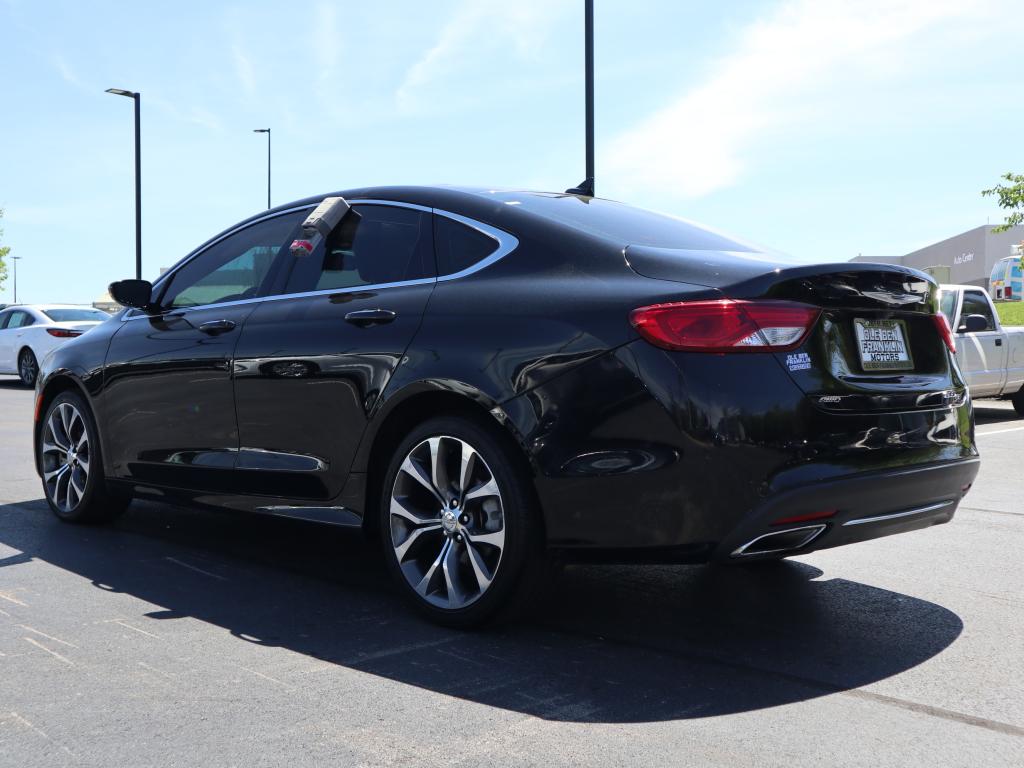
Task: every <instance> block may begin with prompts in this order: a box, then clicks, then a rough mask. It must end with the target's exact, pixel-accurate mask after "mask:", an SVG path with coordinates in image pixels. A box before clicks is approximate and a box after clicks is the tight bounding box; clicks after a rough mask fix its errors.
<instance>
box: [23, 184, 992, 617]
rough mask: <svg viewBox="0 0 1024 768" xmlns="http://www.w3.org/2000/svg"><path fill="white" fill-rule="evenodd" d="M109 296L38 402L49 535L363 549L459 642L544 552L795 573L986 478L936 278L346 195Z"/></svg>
mask: <svg viewBox="0 0 1024 768" xmlns="http://www.w3.org/2000/svg"><path fill="white" fill-rule="evenodd" d="M314 209H316V211H314ZM111 289H112V292H113V295H114V296H115V298H117V299H118V300H119V301H121V303H123V304H125V305H126V306H127V307H129V308H128V309H126V310H124V311H122V312H121V313H120V314H118V315H116V316H115V317H114V318H112V319H111V320H109V321H107V322H106V323H104V324H103V325H101V326H99V327H98V328H96V329H95V330H92V331H90V332H89V333H87V334H85V335H83V336H81V337H80V338H78V339H75V340H74V341H72V342H70V343H68V344H66V345H64V346H62V347H61V348H60V349H59V350H58V351H57V352H56V353H55V354H53V355H52V356H51V357H49V359H48V360H47V361H46V362H45V363H44V364H43V366H42V373H41V375H40V376H39V381H38V384H37V397H36V420H35V438H36V439H35V446H36V464H37V467H38V471H39V473H40V475H41V476H42V479H43V486H44V489H45V493H46V498H47V500H48V501H49V503H50V506H51V507H52V508H53V511H54V512H55V513H56V514H57V515H58V516H59V517H60V518H62V519H64V520H69V521H75V522H86V521H90V522H91V521H99V520H105V519H109V518H111V517H113V516H114V515H116V514H117V513H118V512H120V511H122V510H123V509H124V508H125V506H126V505H127V503H128V501H129V500H130V499H131V498H132V497H133V496H134V497H139V498H158V499H165V498H168V497H171V496H175V497H178V498H184V499H186V500H189V501H191V502H193V503H196V504H201V505H206V506H212V507H221V508H225V507H226V508H231V509H236V510H244V511H247V512H254V513H261V514H270V515H284V516H290V517H297V518H302V519H306V520H314V521H320V522H324V523H333V524H338V525H345V526H361V527H363V528H365V529H367V530H368V531H370V532H372V533H374V534H375V535H376V536H377V537H378V538H379V539H380V540H381V542H382V544H383V549H384V553H385V557H386V559H387V562H388V564H389V567H390V570H391V571H392V572H393V574H394V576H395V578H396V581H397V583H398V584H399V585H400V589H401V591H402V592H403V593H405V594H406V596H407V597H408V598H410V599H411V600H412V602H413V603H414V604H415V605H416V606H418V607H419V608H420V609H421V610H422V611H424V612H425V613H426V614H428V615H429V616H430V617H432V618H433V619H435V620H438V621H441V622H444V623H447V624H451V625H456V626H469V625H472V624H477V623H480V622H481V621H484V620H486V619H488V618H491V617H493V616H494V615H495V614H497V613H498V612H503V611H505V610H506V609H507V608H509V607H511V606H512V605H514V604H516V603H517V602H519V601H520V599H521V598H522V597H523V596H524V595H526V594H529V590H530V587H531V585H532V584H536V583H537V582H538V581H539V580H538V579H537V574H538V573H539V572H540V570H541V569H542V566H543V564H544V563H545V561H546V558H547V555H548V554H550V553H558V554H559V556H560V558H562V559H573V558H575V559H588V560H613V561H618V562H661V563H664V562H672V563H680V562H687V563H689V562H707V561H711V562H756V561H764V560H772V559H778V558H782V557H785V556H787V555H789V554H795V553H807V552H811V551H813V550H816V549H821V548H825V547H834V546H837V545H841V544H849V543H852V542H857V541H862V540H866V539H872V538H876V537H879V536H885V535H889V534H893V533H900V532H904V531H910V530H914V529H918V528H925V527H927V526H930V525H934V524H937V523H944V522H947V521H949V520H950V519H951V518H952V516H953V513H954V510H955V509H956V507H957V505H958V504H959V502H960V500H961V498H962V497H963V495H964V494H965V493H966V492H967V490H968V488H969V487H970V485H971V482H972V481H973V479H974V477H975V475H976V473H977V471H978V461H979V460H978V452H977V449H976V447H975V443H974V431H973V419H972V411H971V404H970V401H969V399H968V395H967V388H966V386H965V385H964V381H963V378H962V377H961V375H960V372H959V370H958V368H957V365H956V363H955V357H954V354H953V341H952V338H951V336H950V332H949V328H948V326H947V325H946V324H945V322H944V321H943V316H942V315H941V314H937V312H936V309H937V307H936V290H937V286H936V284H935V283H934V282H933V281H932V280H931V279H930V278H929V277H928V276H927V275H924V274H922V273H919V272H915V271H912V270H908V269H904V268H902V267H896V266H889V265H882V264H863V263H856V264H853V263H849V264H830V265H820V264H819V265H814V266H807V265H803V266H799V265H793V264H791V263H787V262H786V261H785V260H784V259H782V258H781V257H777V256H775V255H772V254H768V253H764V252H761V251H758V250H757V249H755V248H752V247H751V246H749V245H747V244H745V243H743V242H739V241H737V240H734V239H732V238H729V237H727V236H724V235H721V234H718V233H715V232H712V231H708V230H706V229H702V228H700V227H698V226H695V225H693V224H690V223H687V222H685V221H682V220H679V219H675V218H671V217H667V216H662V215H659V214H654V213H651V212H648V211H644V210H640V209H636V208H631V207H628V206H625V205H621V204H619V203H615V202H611V201H607V200H601V199H596V198H590V197H581V196H577V195H567V194H545V193H536V192H509V191H492V190H472V189H453V188H418V187H389V188H371V189H357V190H349V191H345V192H341V193H337V195H336V196H332V197H329V198H324V197H323V196H320V197H315V198H309V199H306V200H301V201H298V202H295V203H293V204H291V205H287V206H282V207H280V208H277V209H274V210H271V211H267V212H265V213H261V214H259V215H258V216H254V217H252V218H250V219H248V220H246V221H244V222H242V223H241V224H238V225H237V226H234V227H232V228H231V229H229V230H227V231H225V232H223V233H222V234H220V235H218V236H216V237H214V238H213V239H211V240H209V241H208V242H206V243H204V244H203V245H202V246H200V247H199V248H197V249H196V250H195V251H194V252H193V253H191V254H190V255H188V256H187V257H185V258H184V259H183V260H182V261H181V262H180V263H179V264H177V265H176V266H175V267H174V268H173V269H171V270H170V271H169V272H167V273H166V274H165V275H163V276H161V278H160V279H159V280H157V281H156V283H154V284H152V285H150V284H149V283H148V282H145V281H131V280H129V281H122V282H121V283H115V284H114V285H113V286H111Z"/></svg>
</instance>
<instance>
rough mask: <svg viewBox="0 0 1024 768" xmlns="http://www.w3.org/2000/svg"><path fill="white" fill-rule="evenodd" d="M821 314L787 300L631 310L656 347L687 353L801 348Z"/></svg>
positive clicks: (724, 301) (682, 303)
mask: <svg viewBox="0 0 1024 768" xmlns="http://www.w3.org/2000/svg"><path fill="white" fill-rule="evenodd" d="M820 313H821V310H820V309H818V308H817V307H812V306H809V305H807V304H796V303H794V302H788V301H742V300H738V299H718V300H714V301H679V302H673V303H671V304H652V305H651V306H649V307H641V308H640V309H634V310H633V312H632V313H630V316H629V321H630V323H632V324H633V327H634V328H636V329H637V331H638V332H639V333H640V335H641V336H643V337H644V338H645V339H647V341H649V342H651V344H654V345H655V346H658V347H662V348H664V349H674V350H684V351H687V352H783V351H785V350H788V349H794V348H795V347H798V346H800V344H801V343H803V341H804V339H806V338H807V334H808V333H810V331H811V328H812V326H813V325H814V323H815V321H816V320H817V319H818V315H819V314H820Z"/></svg>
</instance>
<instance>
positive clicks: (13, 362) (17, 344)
mask: <svg viewBox="0 0 1024 768" xmlns="http://www.w3.org/2000/svg"><path fill="white" fill-rule="evenodd" d="M0 320H3V326H2V327H0V370H2V371H4V372H5V373H17V372H18V353H19V352H20V351H21V348H22V347H23V346H24V345H25V329H26V328H28V327H29V326H31V325H33V324H34V323H35V322H36V320H35V318H34V317H32V315H31V314H29V313H28V312H26V311H25V310H23V309H11V310H8V311H7V314H6V316H5V317H3V318H0ZM37 362H39V361H37Z"/></svg>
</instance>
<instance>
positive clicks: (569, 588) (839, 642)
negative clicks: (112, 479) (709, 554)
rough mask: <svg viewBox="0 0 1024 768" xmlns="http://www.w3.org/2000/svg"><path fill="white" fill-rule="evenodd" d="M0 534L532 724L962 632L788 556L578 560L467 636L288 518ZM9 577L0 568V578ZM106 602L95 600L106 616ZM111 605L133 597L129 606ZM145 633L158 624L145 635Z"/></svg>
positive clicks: (333, 538) (707, 705) (149, 596)
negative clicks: (517, 613)
mask: <svg viewBox="0 0 1024 768" xmlns="http://www.w3.org/2000/svg"><path fill="white" fill-rule="evenodd" d="M0 542H2V543H3V544H6V545H8V546H9V547H12V548H14V549H15V550H17V551H18V552H20V553H22V554H21V555H16V556H15V557H14V558H11V559H10V562H9V565H16V564H17V563H22V562H24V561H25V560H26V559H27V558H32V559H34V560H38V561H44V562H46V563H50V564H52V565H54V566H56V567H58V568H61V569H64V570H66V571H68V572H70V573H73V574H77V575H78V576H80V577H82V578H84V579H87V580H89V581H90V582H91V583H92V584H93V585H94V586H95V587H96V588H97V589H98V590H102V591H106V592H116V593H124V594H127V595H130V596H133V597H135V598H138V599H139V600H142V601H145V602H147V603H151V604H155V605H158V606H160V608H158V609H156V610H150V609H149V606H146V610H145V611H144V612H143V611H142V609H140V615H139V616H138V617H134V618H136V619H137V620H140V621H145V619H143V618H142V617H143V616H145V617H149V619H152V620H154V621H160V622H165V624H164V625H163V626H164V629H163V630H158V629H154V630H153V631H154V632H159V633H160V634H161V635H162V636H165V637H169V638H171V639H173V637H174V636H175V631H174V626H173V623H174V621H175V620H176V619H179V618H182V617H193V618H195V619H198V620H200V621H203V622H208V623H209V624H211V625H214V626H216V627H221V628H224V629H227V630H228V631H230V632H231V634H232V635H233V636H234V637H235V638H237V642H239V643H255V644H259V645H263V646H268V647H272V646H277V647H282V648H286V649H288V650H290V651H293V652H295V653H299V654H305V655H307V656H309V657H315V658H317V659H322V660H324V661H325V662H330V663H333V664H339V665H345V666H347V667H350V668H354V669H358V670H360V671H363V672H365V673H370V674H374V675H379V676H382V677H385V678H388V679H390V680H395V681H400V682H402V683H406V684H409V685H415V686H419V687H421V688H424V689H428V690H431V691H436V692H439V693H442V694H446V695H449V696H453V697H459V698H461V699H466V700H469V701H473V702H478V703H482V704H485V705H489V706H493V707H500V708H502V709H506V710H512V711H517V712H521V713H524V714H529V715H533V716H536V717H539V718H544V719H549V720H560V721H575V722H651V721H663V720H671V719H681V718H698V717H711V716H715V715H723V714H728V713H736V712H745V711H751V710H758V709H763V708H767V707H774V706H779V705H783V704H788V703H793V702H799V701H805V700H809V699H813V698H816V697H820V696H825V695H829V694H833V693H837V692H841V691H844V690H849V689H853V688H858V687H861V686H865V685H869V684H871V683H875V682H877V681H880V680H884V679H885V678H888V677H891V676H893V675H897V674H899V673H901V672H904V671H906V670H908V669H910V668H912V667H915V666H917V665H919V664H921V663H922V662H924V661H926V660H928V659H930V658H931V657H933V656H935V655H936V654H938V653H939V652H941V651H942V650H943V649H945V648H946V647H948V646H949V645H950V644H951V643H953V642H954V641H955V640H956V638H957V637H958V636H959V634H960V632H961V631H962V629H963V625H962V623H961V621H960V619H959V617H957V616H956V614H954V613H952V612H951V611H949V610H947V609H945V608H943V607H941V606H939V605H936V604H934V603H930V602H927V601H925V600H920V599H917V598H914V597H910V596H908V595H903V594H899V593H896V592H891V591H887V590H885V589H880V588H877V587H872V586H869V585H867V584H861V583H857V582H854V581H848V580H845V579H843V578H841V577H829V576H828V575H823V574H822V573H821V572H820V571H819V570H818V569H816V568H813V567H811V566H809V565H807V564H804V563H800V562H795V561H790V562H786V563H781V564H778V565H774V566H766V567H742V568H722V567H707V566H658V567H650V566H648V567H625V566H615V567H596V566H569V567H566V568H565V569H564V570H563V571H561V572H560V573H559V574H558V575H557V576H555V577H553V578H552V579H551V580H550V581H549V582H548V583H547V584H546V588H545V589H544V590H543V597H542V598H541V599H540V600H539V602H538V603H537V604H536V605H535V606H534V608H533V611H532V613H531V615H528V616H526V617H524V618H523V619H521V620H520V621H518V622H516V623H513V624H509V625H507V626H504V627H500V628H496V629H491V630H487V631H481V632H475V633H467V632H455V631H450V630H446V629H442V628H439V627H436V626H433V625H431V624H428V623H426V622H424V621H422V620H420V619H419V618H417V617H416V616H415V615H414V614H413V613H411V612H410V611H409V609H408V608H407V607H406V606H405V604H404V603H403V602H402V601H401V599H400V598H399V596H398V595H397V594H396V592H395V591H394V589H393V588H392V587H391V585H390V583H389V582H388V574H387V572H386V571H385V569H384V566H383V563H382V562H381V558H380V557H379V556H378V550H377V545H371V544H369V543H367V542H366V541H365V540H364V538H363V537H362V535H361V534H359V533H358V532H355V531H350V530H343V529H335V528H330V527H324V526H317V525H313V524H306V523H301V522H298V521H293V520H283V519H275V518H262V517H245V516H242V515H238V514H230V513H203V512H196V511H192V510H186V509H181V508H177V507H173V506H169V505H160V504H152V503H140V502H136V503H135V504H133V506H132V507H131V509H130V510H129V512H128V513H127V514H126V515H125V516H124V517H123V518H122V519H121V520H120V521H119V522H118V523H117V524H116V525H113V526H110V527H106V528H87V527H79V526H71V525H65V524H62V523H60V522H59V521H57V520H56V519H54V518H53V516H52V515H51V513H50V511H49V509H48V508H47V506H46V504H45V502H44V501H42V500H38V501H32V502H27V503H23V504H8V505H0ZM0 573H2V571H0ZM103 601H104V597H103V595H102V594H100V593H99V592H98V593H97V595H96V602H97V605H98V608H97V610H103V608H102V603H103ZM118 605H119V606H121V607H122V609H123V606H124V602H123V601H118ZM142 626H145V625H144V624H143V625H142Z"/></svg>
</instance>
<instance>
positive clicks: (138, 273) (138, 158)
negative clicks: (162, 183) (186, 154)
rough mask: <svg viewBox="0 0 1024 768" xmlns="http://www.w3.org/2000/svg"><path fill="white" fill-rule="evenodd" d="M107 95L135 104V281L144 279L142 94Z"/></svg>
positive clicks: (121, 91) (115, 91) (119, 90)
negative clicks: (140, 114) (140, 102)
mask: <svg viewBox="0 0 1024 768" xmlns="http://www.w3.org/2000/svg"><path fill="white" fill-rule="evenodd" d="M107 93H112V94H114V95H115V96H127V97H128V98H130V99H132V100H133V101H134V102H135V279H136V280H141V279H142V154H141V149H140V146H139V144H140V139H139V100H140V98H141V96H142V94H141V93H136V92H135V91H126V90H124V89H123V88H107Z"/></svg>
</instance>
